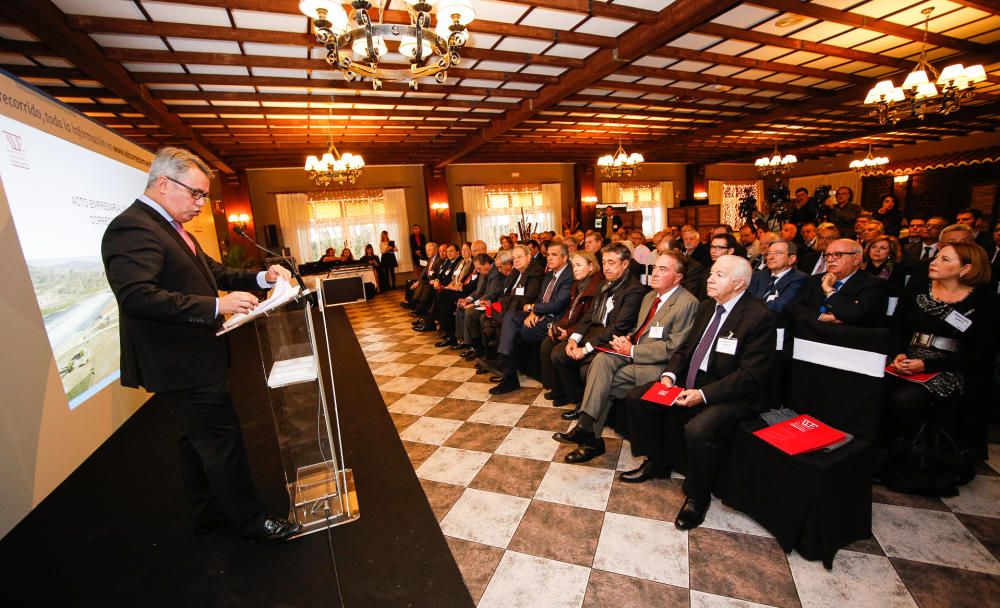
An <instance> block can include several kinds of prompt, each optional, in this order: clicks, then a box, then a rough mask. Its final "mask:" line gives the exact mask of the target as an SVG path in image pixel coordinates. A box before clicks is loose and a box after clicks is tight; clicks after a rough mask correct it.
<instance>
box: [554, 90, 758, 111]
mask: <svg viewBox="0 0 1000 608" xmlns="http://www.w3.org/2000/svg"><path fill="white" fill-rule="evenodd" d="M564 101H587V102H595V103H615V104H627V105H640V106H644V107H646V108H647V109H650V110H652V109H662V110H671V109H683V110H695V111H698V112H734V113H737V114H762V113H763V112H765V111H766V110H760V109H755V108H745V107H743V108H736V107H732V106H724V105H721V104H701V103H690V102H685V101H677V100H675V99H666V100H655V101H654V100H651V99H628V98H622V97H611V96H604V95H583V94H580V95H573V96H572V97H569V98H567V99H565V100H564ZM558 107H559V108H567V109H570V108H576V109H579V108H580V107H581V106H562V105H560V106H558ZM583 107H590V106H583ZM620 111H622V112H626V111H629V112H630V111H631V109H625V108H622V109H620Z"/></svg>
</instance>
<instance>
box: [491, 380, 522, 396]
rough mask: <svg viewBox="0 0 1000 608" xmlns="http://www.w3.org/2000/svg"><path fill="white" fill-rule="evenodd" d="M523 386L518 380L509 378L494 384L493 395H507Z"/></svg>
mask: <svg viewBox="0 0 1000 608" xmlns="http://www.w3.org/2000/svg"><path fill="white" fill-rule="evenodd" d="M520 388H521V384H520V383H519V382H518V381H517V380H507V381H504V382H501V383H500V384H498V385H496V386H494V387H493V388H491V389H490V394H491V395H505V394H507V393H513V392H514V391H516V390H518V389H520Z"/></svg>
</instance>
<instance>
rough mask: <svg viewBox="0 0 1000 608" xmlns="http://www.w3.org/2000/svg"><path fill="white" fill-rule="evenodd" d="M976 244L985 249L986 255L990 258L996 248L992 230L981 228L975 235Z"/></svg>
mask: <svg viewBox="0 0 1000 608" xmlns="http://www.w3.org/2000/svg"><path fill="white" fill-rule="evenodd" d="M976 245H979V246H980V247H982V248H983V249H984V250H985V251H986V257H987V258H990V257H992V256H993V252H994V251H996V250H997V246H996V243H994V242H993V231H992V230H983V231H982V232H980V233H979V234H977V235H976Z"/></svg>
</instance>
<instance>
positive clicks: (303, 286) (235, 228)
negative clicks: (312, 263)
mask: <svg viewBox="0 0 1000 608" xmlns="http://www.w3.org/2000/svg"><path fill="white" fill-rule="evenodd" d="M233 232H235V233H236V234H238V235H240V236H241V237H243V238H245V239H246V240H248V241H250V242H251V243H253V246H254V247H256V248H257V249H260V250H261V251H263V252H264V253H266V254H268V255H270V256H271V257H272V258H281V260H282V261H283V262H287V261H288V260H287V259H286V258H285V256H283V255H281V254H279V253H276V252H274V251H271V250H270V249H268V248H267V247H264V246H263V245H261V244H260V243H258V242H257V240H256V239H255V238H253V237H252V236H250V235H249V234H247V230H246V228H243V227H242V226H233ZM288 266H289V268H288V269H289V270H290V271H291V272H292V276H293V277H295V280H296V282H298V284H299V287H300V288H301V289H302V293H305V292H307V291H309V290H308V289H307V288H306V283H305V281H303V280H302V275H301V274H299V269H298V268H296V267H295V264H288Z"/></svg>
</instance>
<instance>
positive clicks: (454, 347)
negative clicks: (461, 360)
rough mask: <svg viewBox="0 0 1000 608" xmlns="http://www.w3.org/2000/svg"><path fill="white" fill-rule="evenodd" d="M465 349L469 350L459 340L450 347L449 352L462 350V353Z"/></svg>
mask: <svg viewBox="0 0 1000 608" xmlns="http://www.w3.org/2000/svg"><path fill="white" fill-rule="evenodd" d="M467 348H469V345H468V344H466V343H465V342H462V341H461V340H459V341H458V342H455V343H454V344H452V345H451V350H462V351H464V350H465V349H467Z"/></svg>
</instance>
